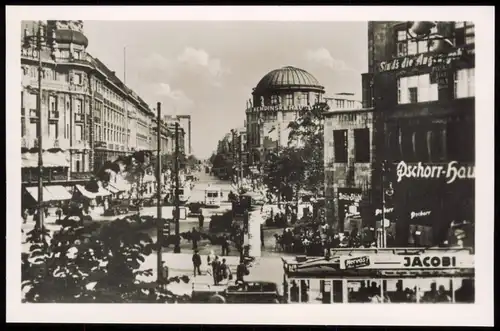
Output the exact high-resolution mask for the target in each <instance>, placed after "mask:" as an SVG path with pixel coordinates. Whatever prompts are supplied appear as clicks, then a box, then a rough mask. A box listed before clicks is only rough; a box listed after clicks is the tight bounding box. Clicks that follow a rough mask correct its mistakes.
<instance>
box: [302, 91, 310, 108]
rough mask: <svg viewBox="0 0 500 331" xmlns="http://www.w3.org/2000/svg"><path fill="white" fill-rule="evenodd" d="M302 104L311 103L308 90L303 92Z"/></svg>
mask: <svg viewBox="0 0 500 331" xmlns="http://www.w3.org/2000/svg"><path fill="white" fill-rule="evenodd" d="M302 104H303V105H309V104H310V100H309V93H307V92H304V93H302Z"/></svg>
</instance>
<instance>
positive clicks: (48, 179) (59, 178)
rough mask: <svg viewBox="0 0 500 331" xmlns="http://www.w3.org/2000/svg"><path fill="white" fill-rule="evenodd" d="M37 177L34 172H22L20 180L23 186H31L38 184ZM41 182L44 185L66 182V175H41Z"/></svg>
mask: <svg viewBox="0 0 500 331" xmlns="http://www.w3.org/2000/svg"><path fill="white" fill-rule="evenodd" d="M38 177H39V175H38V174H37V173H34V172H22V173H21V180H22V182H23V183H25V184H32V183H37V182H38ZM42 180H43V182H44V183H57V182H66V181H68V174H67V173H56V174H55V173H44V174H43V175H42Z"/></svg>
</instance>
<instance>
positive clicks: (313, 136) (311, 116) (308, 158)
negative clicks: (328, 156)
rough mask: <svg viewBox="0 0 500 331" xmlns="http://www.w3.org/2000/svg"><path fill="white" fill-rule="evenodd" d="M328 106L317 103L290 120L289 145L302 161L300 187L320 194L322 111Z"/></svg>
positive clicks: (322, 172) (322, 180)
mask: <svg viewBox="0 0 500 331" xmlns="http://www.w3.org/2000/svg"><path fill="white" fill-rule="evenodd" d="M328 109H329V107H328V105H327V104H326V103H317V104H315V105H314V106H312V107H310V108H305V109H303V110H302V111H301V113H300V116H299V117H298V118H297V120H295V121H292V122H290V124H289V126H288V127H289V129H290V135H289V137H288V139H289V146H296V147H295V148H294V150H295V152H296V153H297V158H298V159H300V160H301V162H302V163H303V169H304V174H303V182H301V184H302V185H303V187H302V188H304V189H306V190H307V191H310V192H312V193H314V194H320V193H321V192H322V191H323V186H324V173H325V172H324V125H323V118H324V113H325V112H326V111H328Z"/></svg>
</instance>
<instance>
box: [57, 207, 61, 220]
mask: <svg viewBox="0 0 500 331" xmlns="http://www.w3.org/2000/svg"><path fill="white" fill-rule="evenodd" d="M56 216H57V219H58V220H59V221H60V220H61V216H62V209H61V205H59V206H57V209H56Z"/></svg>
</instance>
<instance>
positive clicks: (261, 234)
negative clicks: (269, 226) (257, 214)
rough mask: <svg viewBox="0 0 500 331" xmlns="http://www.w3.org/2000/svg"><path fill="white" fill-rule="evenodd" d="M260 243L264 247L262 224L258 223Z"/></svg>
mask: <svg viewBox="0 0 500 331" xmlns="http://www.w3.org/2000/svg"><path fill="white" fill-rule="evenodd" d="M260 245H261V246H262V248H264V226H263V225H262V224H261V225H260Z"/></svg>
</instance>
